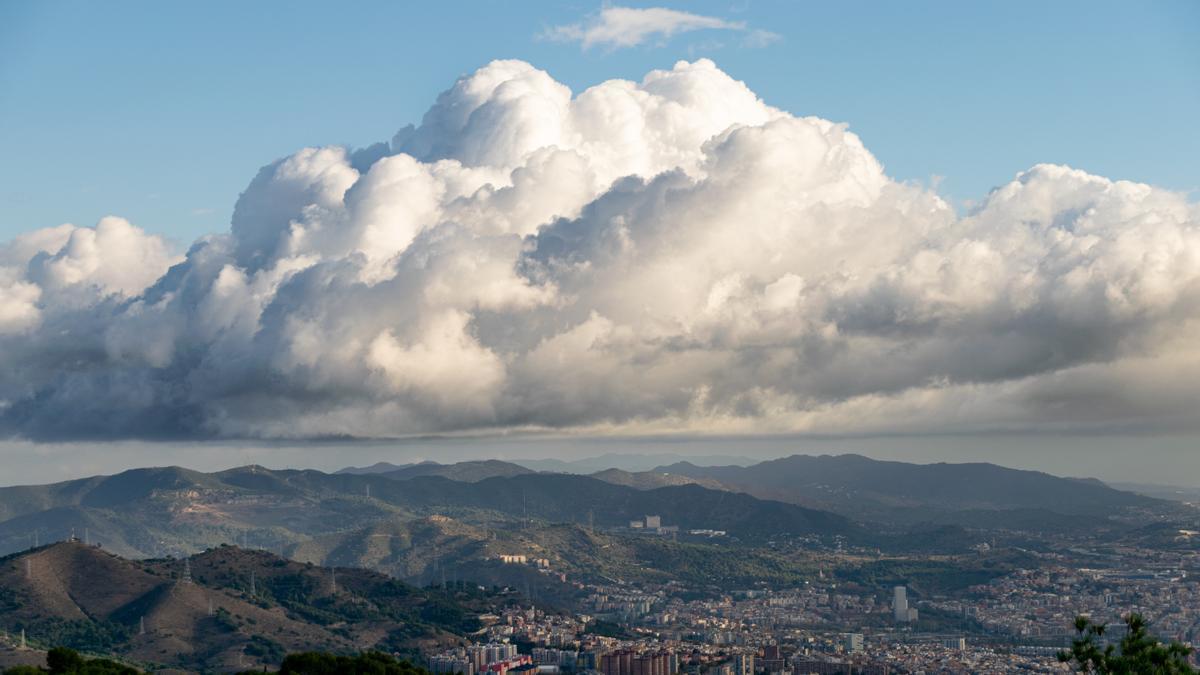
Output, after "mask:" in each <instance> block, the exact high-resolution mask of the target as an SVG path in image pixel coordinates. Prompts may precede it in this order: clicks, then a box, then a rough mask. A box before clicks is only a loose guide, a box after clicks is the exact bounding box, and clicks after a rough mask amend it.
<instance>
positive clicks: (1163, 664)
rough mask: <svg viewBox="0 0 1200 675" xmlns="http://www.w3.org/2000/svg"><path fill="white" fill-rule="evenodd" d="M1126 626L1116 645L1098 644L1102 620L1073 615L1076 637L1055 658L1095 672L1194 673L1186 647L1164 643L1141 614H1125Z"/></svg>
mask: <svg viewBox="0 0 1200 675" xmlns="http://www.w3.org/2000/svg"><path fill="white" fill-rule="evenodd" d="M1125 625H1126V627H1127V628H1128V630H1127V631H1126V633H1125V636H1124V637H1122V638H1121V642H1120V644H1119V646H1117V645H1112V644H1109V645H1106V646H1105V647H1104V648H1103V649H1101V647H1100V640H1101V638H1102V637H1103V636H1104V629H1105V626H1104V624H1097V623H1092V622H1091V621H1089V620H1088V619H1087V617H1083V616H1080V617H1076V618H1075V632H1076V633H1078V635H1079V637H1077V638H1076V639H1075V640H1074V641H1073V642H1072V643H1071V650H1070V651H1062V652H1059V654H1058V660H1059V661H1061V662H1062V663H1069V664H1071V666H1072V667H1073V668H1074V669H1075V670H1077V671H1078V672H1081V673H1096V674H1097V675H1142V674H1147V675H1177V674H1193V675H1194V674H1195V673H1196V671H1195V670H1194V669H1193V668H1192V667H1191V665H1190V664H1189V663H1188V655H1189V654H1191V652H1192V650H1191V648H1190V647H1187V646H1185V645H1182V644H1180V643H1178V642H1171V643H1170V644H1164V643H1162V642H1160V641H1159V640H1158V638H1156V637H1154V636H1153V635H1151V634H1150V633H1149V631H1147V630H1146V620H1145V619H1144V618H1142V615H1141V614H1136V613H1134V614H1130V615H1129V616H1127V617H1125Z"/></svg>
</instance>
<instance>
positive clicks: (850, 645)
mask: <svg viewBox="0 0 1200 675" xmlns="http://www.w3.org/2000/svg"><path fill="white" fill-rule="evenodd" d="M842 649H843V650H844V651H845V652H846V653H847V654H861V653H862V651H863V634H862V633H846V634H845V635H843V636H842Z"/></svg>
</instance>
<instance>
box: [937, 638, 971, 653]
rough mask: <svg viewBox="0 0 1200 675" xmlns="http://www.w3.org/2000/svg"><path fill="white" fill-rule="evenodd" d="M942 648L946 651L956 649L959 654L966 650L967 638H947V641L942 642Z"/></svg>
mask: <svg viewBox="0 0 1200 675" xmlns="http://www.w3.org/2000/svg"><path fill="white" fill-rule="evenodd" d="M942 646H943V647H945V648H946V649H957V650H958V651H960V652H961V651H963V650H964V649H966V648H967V638H965V637H957V638H948V639H946V640H943V641H942Z"/></svg>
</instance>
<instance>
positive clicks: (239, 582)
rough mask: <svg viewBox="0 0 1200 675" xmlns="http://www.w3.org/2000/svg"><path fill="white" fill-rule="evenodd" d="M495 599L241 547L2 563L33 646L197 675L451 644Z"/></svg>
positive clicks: (82, 553) (11, 600) (0, 614)
mask: <svg viewBox="0 0 1200 675" xmlns="http://www.w3.org/2000/svg"><path fill="white" fill-rule="evenodd" d="M494 601H495V598H493V597H490V596H485V595H483V594H481V593H479V592H478V591H473V592H467V591H444V590H436V589H424V590H422V589H417V588H414V587H412V586H408V585H406V584H403V583H401V582H398V581H396V580H394V579H391V578H389V577H386V576H384V575H382V574H379V573H377V572H371V571H367V570H360V569H350V568H346V569H337V570H336V571H335V570H332V569H327V568H320V567H314V566H312V565H308V564H304V563H298V562H292V561H288V560H284V559H282V558H278V557H276V556H273V555H271V554H269V553H265V552H262V551H246V550H242V549H238V548H235V547H219V548H216V549H212V550H209V551H206V552H204V553H202V554H199V555H196V556H192V557H191V558H189V559H187V560H186V561H185V560H174V559H166V560H148V561H142V562H133V561H130V560H126V559H123V558H120V557H118V556H115V555H113V554H111V553H108V552H106V551H104V550H102V549H100V548H97V547H95V546H89V545H85V544H83V543H81V542H78V541H68V542H60V543H57V544H53V545H50V546H45V547H41V548H38V549H35V550H32V551H29V552H26V553H22V554H20V555H13V556H8V557H6V558H3V559H0V627H2V628H3V629H4V630H6V631H8V632H10V633H11V632H16V631H20V630H24V631H25V632H26V635H27V636H28V637H29V639H30V640H31V641H33V643H34V644H35V645H39V644H40V645H59V644H61V645H67V646H71V647H75V648H78V649H82V650H87V651H90V652H94V653H102V654H112V655H116V656H119V657H121V658H123V659H125V660H129V661H133V662H137V663H142V664H149V665H156V666H170V667H176V668H188V669H196V670H232V669H235V668H242V669H245V668H259V667H265V666H269V665H274V664H277V663H278V661H279V660H280V658H282V655H283V654H284V653H285V652H286V651H299V650H304V649H324V650H329V651H336V652H353V651H359V650H363V649H373V648H381V649H386V650H387V651H404V650H412V649H415V648H416V647H417V646H419V645H423V644H433V643H440V642H445V643H448V642H452V641H454V640H456V639H458V637H459V636H460V635H461V634H462V633H463V632H466V631H469V630H473V629H474V628H476V627H477V621H476V619H475V618H474V617H476V616H477V615H478V614H479V613H481V612H484V611H489V610H490V609H491V608H492V604H491V603H493V602H494Z"/></svg>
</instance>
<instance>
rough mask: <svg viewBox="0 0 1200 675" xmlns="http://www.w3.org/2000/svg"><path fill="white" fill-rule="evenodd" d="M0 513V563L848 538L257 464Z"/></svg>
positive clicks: (555, 477)
mask: <svg viewBox="0 0 1200 675" xmlns="http://www.w3.org/2000/svg"><path fill="white" fill-rule="evenodd" d="M497 465H503V463H476V464H472V465H470V467H469V469H470V471H472V472H476V473H474V474H472V475H470V476H469V477H470V478H478V477H479V476H481V475H485V474H486V473H487V472H489V471H491V472H495V471H509V470H510V469H509V468H508V467H509V466H511V465H508V466H497ZM437 466H440V465H437ZM464 471H465V469H464ZM456 475H458V476H459V477H460V478H466V477H468V476H467V474H466V473H461V472H460V473H458V474H456ZM31 494H35V495H37V500H36V502H34V503H33V504H32V505H31V504H30V503H26V502H24V501H23V500H25V499H26V498H27V497H28V496H29V495H31ZM0 504H2V505H4V506H5V507H6V508H7V512H8V513H14V514H18V515H15V516H13V517H10V518H8V519H5V520H3V521H0V554H3V553H9V552H14V551H20V550H23V549H26V548H28V547H29V546H31V545H33V544H34V543H35V541H36V540H39V539H40V541H53V540H58V539H66V538H68V537H69V536H71V535H72V533H74V534H76V535H78V536H80V537H83V538H85V539H87V540H88V541H92V542H100V543H103V544H104V545H105V546H106V547H107V549H108V550H112V551H114V552H116V553H118V554H121V555H124V556H127V557H163V556H166V555H182V554H185V553H194V552H196V551H199V550H203V549H204V548H208V547H211V546H216V545H219V544H221V543H241V544H243V545H252V546H255V547H261V548H267V549H269V550H274V551H279V550H281V549H283V548H285V547H288V546H291V545H295V544H299V543H301V542H304V541H308V540H309V539H312V538H313V537H316V536H320V535H323V534H327V533H331V532H338V531H342V530H346V529H348V528H349V529H355V528H360V527H363V526H366V525H369V524H371V523H375V522H381V521H404V520H413V519H415V518H419V517H423V516H429V515H436V514H441V515H449V516H453V517H456V518H458V519H460V520H463V521H465V522H474V523H488V522H497V521H506V522H508V523H509V524H514V523H520V522H524V521H528V520H537V521H544V522H574V523H586V522H589V519H591V521H592V522H594V523H595V524H596V525H598V526H600V527H616V526H624V525H627V524H628V523H629V521H630V520H632V519H635V518H641V517H644V516H645V515H648V514H653V515H661V516H662V518H663V522H664V524H668V525H678V526H680V527H682V528H684V529H685V530H686V529H692V528H709V529H720V530H726V531H728V532H729V533H730V535H731V536H734V537H738V538H741V539H744V540H748V541H749V540H756V539H764V538H770V537H775V536H778V535H781V534H791V535H849V534H851V533H852V532H854V531H856V527H855V526H854V525H852V524H851V523H850V522H849V521H848V520H846V519H845V518H843V517H841V516H837V515H834V514H831V513H825V512H821V511H818V510H814V509H811V508H805V507H801V506H797V505H793V504H783V503H779V502H771V501H764V500H760V499H756V498H754V497H752V496H749V495H745V494H736V493H730V492H725V491H716V490H708V489H706V488H703V487H701V486H699V485H680V486H668V487H662V488H656V489H652V490H638V489H634V488H632V487H628V486H624V485H614V484H612V483H607V482H605V481H602V480H597V479H594V478H589V477H586V476H577V475H566V474H533V473H530V472H528V471H525V470H522V473H520V474H519V475H513V476H504V475H501V476H492V477H486V478H482V479H480V480H477V481H476V482H466V481H465V480H451V479H449V478H446V477H442V476H434V475H424V476H413V477H408V478H405V479H396V478H392V477H388V476H385V475H378V474H372V475H355V474H326V473H322V472H320V471H296V470H281V471H272V470H269V469H264V468H262V467H257V466H249V467H241V468H238V469H230V470H228V471H221V472H217V473H212V474H203V473H198V472H192V471H187V470H184V469H178V468H164V469H152V470H137V471H129V472H125V473H122V474H117V475H115V476H104V477H96V478H88V479H82V480H78V481H70V482H67V483H59V484H55V485H48V486H34V487H19V488H3V489H0Z"/></svg>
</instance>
